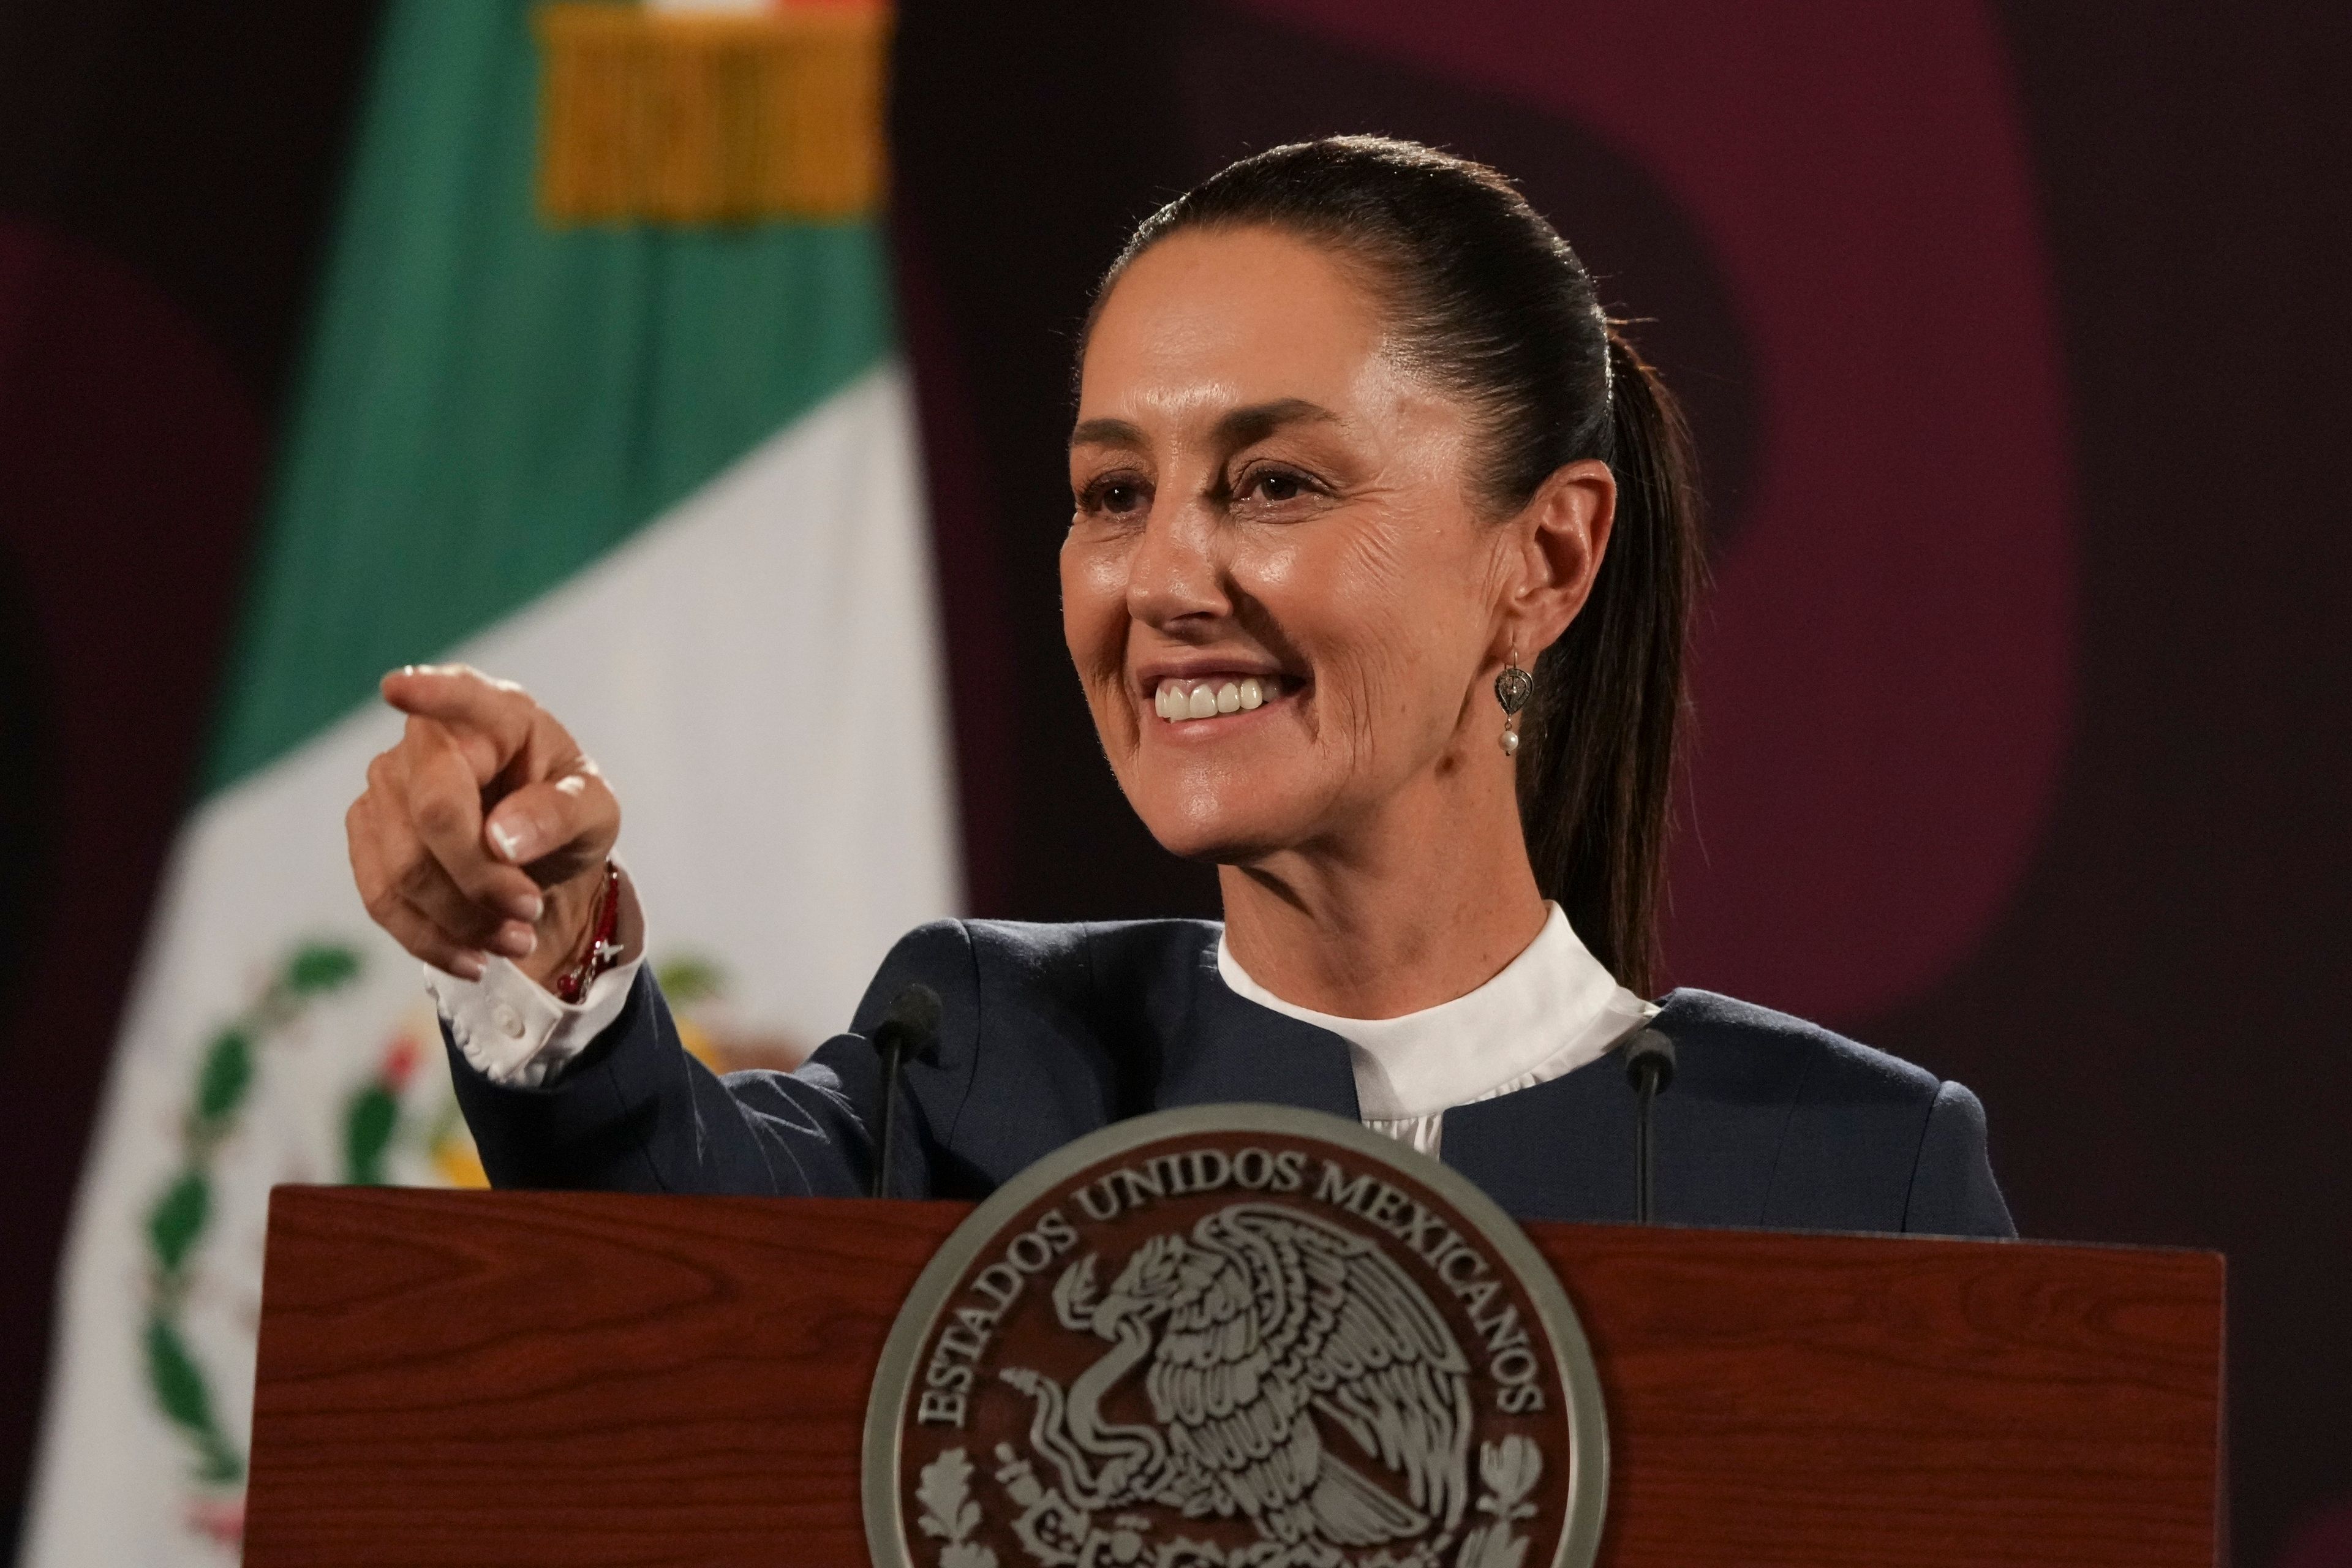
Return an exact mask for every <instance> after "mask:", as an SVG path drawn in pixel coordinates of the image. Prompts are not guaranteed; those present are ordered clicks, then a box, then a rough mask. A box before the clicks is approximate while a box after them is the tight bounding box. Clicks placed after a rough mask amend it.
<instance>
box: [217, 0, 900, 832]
mask: <svg viewBox="0 0 2352 1568" xmlns="http://www.w3.org/2000/svg"><path fill="white" fill-rule="evenodd" d="M377 58H378V64H377V69H376V77H375V80H374V82H373V87H372V89H371V95H370V102H369V108H368V112H367V116H366V120H365V122H364V124H363V125H362V130H361V135H360V144H359V147H358V151H357V154H356V158H355V161H354V166H353V170H352V184H351V186H350V189H349V191H348V193H347V195H346V198H345V206H344V211H343V214H342V217H341V226H340V229H339V232H338V233H337V236H336V238H335V243H334V253H333V256H332V258H331V264H330V268H329V272H328V275H327V279H326V286H325V291H324V295H323V298H322V300H321V303H320V310H319V316H318V320H317V322H316V325H315V327H314V331H313V341H312V342H311V345H310V360H309V363H308V365H307V366H306V370H305V376H304V381H303V384H302V386H301V388H300V391H299V399H298V402H297V405H296V407H295V409H294V413H293V418H292V422H291V425H290V437H289V441H288V443H287V445H286V447H285V448H284V450H283V452H282V453H281V458H280V465H279V471H278V476H277V480H276V487H275V493H274V496H273V498H272V501H271V504H270V507H269V510H268V514H267V516H266V519H265V522H264V526H263V528H262V538H261V544H260V550H259V555H258V559H257V563H256V566H255V571H254V576H253V581H252V586H251V589H250V593H249V597H248V601H247V607H246V614H245V617H244V620H243V623H242V625H241V626H240V629H239V636H238V640H237V643H236V650H235V652H234V654H233V657H232V659H231V663H230V667H229V677H228V681H227V686H226V691H225V693H224V697H223V702H222V709H221V712H220V714H219V719H218V723H217V725H216V728H215V733H214V743H213V749H212V752H211V755H210V758H209V762H208V766H207V770H206V774H205V789H206V791H207V793H213V792H217V791H219V790H222V789H225V788H226V787H228V786H229V785H231V784H235V783H236V782H237V781H238V780H240V779H242V778H244V777H246V776H247V775H248V774H250V773H253V772H255V771H256V770H257V769H259V768H261V767H264V766H266V765H267V764H268V763H270V762H272V761H273V760H275V759H276V758H277V757H278V756H279V755H281V754H283V753H284V752H287V751H289V749H291V748H292V747H294V746H296V745H297V744H299V742H302V741H304V740H305V739H307V738H308V737H310V735H312V734H314V733H316V732H317V731H320V730H321V729H322V728H324V727H325V726H327V725H328V724H330V723H331V722H332V721H335V720H336V719H338V718H340V717H341V715H342V714H344V713H346V712H348V711H349V710H351V709H352V707H353V706H354V705H355V704H358V703H360V702H362V701H364V700H367V698H368V697H369V696H370V694H371V693H372V692H373V689H374V686H375V681H376V679H377V677H378V676H379V675H381V674H382V673H383V670H385V669H387V668H392V667H393V666H395V665H399V664H404V663H408V662H411V661H415V660H419V659H425V658H433V657H435V656H436V655H438V654H440V653H442V652H443V651H445V650H446V649H447V648H449V647H451V646H453V645H454V644H456V643H457V642H459V641H461V640H463V639H464V638H465V637H467V636H469V635H471V634H472V633H474V632H476V631H478V630H480V629H481V628H483V627H485V626H488V625H489V624H490V623H492V622H493V621H496V620H497V619H499V617H500V616H504V615H506V614H508V613H509V612H510V611H513V610H515V609H517V608H519V607H520V606H521V605H525V604H527V603H529V602H530V600H532V599H534V598H536V597H538V596H539V595H541V594H542V593H544V592H545V591H546V590H548V589H549V588H551V587H552V586H554V585H555V584H558V583H560V582H562V580H563V579H565V578H566V577H568V576H570V575H572V574H573V573H575V572H577V571H578V570H579V569H580V568H582V567H583V566H584V565H586V564H588V563H590V562H592V561H593V560H595V559H596V558H597V557H598V556H599V555H601V554H603V553H604V552H606V551H608V550H610V549H611V548H612V547H613V546H614V545H615V544H617V543H619V542H622V541H623V540H625V539H626V538H628V537H629V536H630V535H631V534H632V533H633V532H635V531H636V530H638V529H640V528H642V527H643V526H645V525H646V523H648V522H650V521H653V520H654V519H655V518H656V517H657V516H658V515H659V514H660V513H661V512H662V511H663V510H666V509H667V508H668V507H670V506H671V505H673V504H674V503H676V502H677V500H680V499H681V498H683V497H684V496H685V495H686V494H688V492H689V491H691V490H692V489H695V488H696V487H697V486H698V485H700V484H701V483H703V482H704V481H705V480H707V479H710V478H712V477H713V476H714V475H716V474H717V473H719V471H720V470H721V469H723V468H726V467H727V466H728V465H729V464H730V463H731V462H732V461H734V460H735V459H736V458H740V456H742V455H743V454H744V453H745V452H746V451H748V450H750V449H751V447H753V446H755V445H756V444H757V443H759V442H760V441H761V440H762V439H764V438H765V437H769V436H771V435H772V434H774V433H775V432H776V431H777V430H778V429H780V428H782V426H784V425H785V424H787V423H788V422H790V421H791V420H792V419H793V418H794V417H796V416H799V415H800V414H802V413H803V412H805V411H807V410H808V409H810V408H812V407H814V405H816V404H817V403H819V402H821V401H823V400H824V398H825V397H826V396H827V395H830V394H831V393H833V392H835V391H836V390H838V389H840V388H841V387H843V386H844V385H845V384H848V383H849V382H850V381H851V380H853V379H855V378H856V376H857V375H858V374H860V373H862V372H864V371H865V370H866V369H868V368H869V367H871V366H872V365H873V364H875V363H877V361H878V360H880V359H881V358H882V357H883V356H884V355H885V354H886V353H887V352H888V351H889V348H890V345H891V342H892V336H893V327H892V321H891V314H890V303H889V299H888V292H887V276H888V273H887V258H886V256H885V254H884V246H883V239H882V236H881V233H880V231H879V228H878V226H877V224H875V223H873V222H871V221H858V222H848V223H832V224H801V223H761V224H757V225H750V226H741V227H735V228H716V227H712V228H681V229H664V228H653V227H642V226H632V227H623V226H612V227H604V228H594V229H571V230H556V229H551V228H550V227H548V226H545V225H544V224H543V223H542V222H541V219H540V217H539V216H538V210H537V206H536V199H535V194H534V191H533V185H532V180H533V170H534V164H535V160H536V155H537V146H536V139H537V112H538V103H537V100H538V86H539V84H538V73H539V62H538V50H537V45H536V44H535V42H534V40H533V39H532V37H531V35H530V5H529V4H527V3H525V0H396V4H395V5H394V6H393V7H392V9H391V11H390V13H389V16H388V17H387V21H386V31H385V35H384V37H383V41H382V46H381V47H380V49H379V51H378V57H377Z"/></svg>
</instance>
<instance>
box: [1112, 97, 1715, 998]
mask: <svg viewBox="0 0 2352 1568" xmlns="http://www.w3.org/2000/svg"><path fill="white" fill-rule="evenodd" d="M1245 227H1270V228H1275V229H1278V230H1281V231H1283V232H1286V233H1288V234H1292V235H1295V236H1297V237H1299V238H1301V239H1304V240H1307V241H1308V242H1310V243H1313V244H1317V245H1320V246H1325V247H1329V248H1330V249H1331V250H1332V252H1333V253H1334V254H1335V255H1337V256H1339V258H1342V259H1343V260H1344V261H1347V262H1349V263H1352V264H1354V265H1355V266H1356V267H1358V268H1360V270H1361V273H1362V275H1363V277H1364V278H1365V279H1366V280H1367V281H1368V282H1369V283H1370V286H1371V288H1372V289H1373V291H1374V293H1375V294H1376V296H1377V297H1378V298H1379V299H1380V300H1381V305H1382V308H1383V310H1384V311H1385V312H1386V314H1387V316H1388V319H1389V325H1390V327H1391V331H1392V333H1393V342H1394V343H1395V350H1396V352H1397V353H1399V354H1400V355H1401V356H1402V357H1403V358H1404V359H1405V360H1406V361H1407V362H1408V363H1410V364H1412V366H1413V367H1414V368H1415V369H1416V370H1417V371H1419V372H1420V373H1421V374H1423V375H1425V376H1427V377H1428V378H1429V379H1430V380H1431V381H1432V382H1433V384H1436V385H1438V386H1441V387H1443V388H1444V389H1446V390H1448V391H1450V392H1452V393H1453V394H1454V395H1456V396H1458V397H1460V398H1461V399H1463V401H1464V402H1465V405H1467V406H1468V407H1469V408H1470V410H1471V411H1472V417H1473V420H1474V426H1475V428H1476V429H1477V430H1478V432H1479V434H1480V436H1481V437H1482V439H1483V440H1484V442H1485V450H1484V451H1483V452H1481V453H1480V454H1479V455H1478V457H1477V458H1476V459H1475V462H1474V471H1475V472H1476V473H1478V474H1480V475H1482V476H1483V479H1482V481H1481V489H1482V491H1483V494H1481V495H1480V496H1479V497H1478V500H1480V501H1481V503H1482V505H1483V507H1484V509H1485V510H1487V511H1489V512H1490V513H1491V514H1492V515H1494V516H1496V517H1505V516H1509V515H1511V514H1513V513H1515V512H1517V511H1518V510H1520V509H1521V508H1522V507H1524V506H1525V505H1526V504H1527V503H1528V501H1529V500H1532V499H1533V498H1534V496H1535V493H1536V491H1537V489H1539V488H1540V487H1541V486H1542V484H1543V482H1544V480H1545V479H1548V478H1549V477H1550V475H1551V474H1552V473H1554V472H1555V471H1557V470H1558V469H1559V468H1560V467H1561V466H1562V465H1564V464H1568V463H1572V462H1577V461H1580V460H1581V459H1584V458H1597V459H1599V460H1600V461H1601V462H1604V463H1606V464H1608V465H1609V467H1610V468H1611V470H1612V472H1613V473H1614V474H1615V475H1616V478H1617V515H1616V522H1615V527H1614V529H1613V531H1612V535H1611V538H1610V542H1609V549H1608V552H1607V554H1606V555H1605V556H1604V557H1603V558H1602V562H1601V570H1600V573H1599V574H1598V575H1597V576H1596V577H1595V578H1594V580H1593V584H1592V590H1591V596H1590V597H1589V598H1588V599H1587V600H1586V602H1585V605H1584V608H1583V610H1582V611H1581V613H1580V614H1579V615H1578V616H1577V617H1576V619H1575V621H1574V622H1573V623H1571V624H1570V626H1569V628H1568V630H1567V631H1566V632H1565V633H1564V634H1563V635H1562V636H1561V637H1560V638H1559V641H1557V642H1555V643H1554V644H1553V645H1552V646H1551V647H1549V648H1547V649H1546V650H1544V652H1543V654H1542V655H1541V657H1540V658H1538V659H1537V660H1536V663H1535V667H1534V675H1535V688H1534V691H1533V693H1532V694H1531V695H1530V697H1529V699H1528V707H1527V710H1526V712H1525V713H1524V715H1523V716H1522V720H1521V730H1522V732H1523V736H1524V739H1523V742H1522V743H1521V745H1520V748H1519V751H1518V753H1517V755H1518V762H1517V768H1518V778H1517V787H1518V799H1519V821H1520V824H1521V826H1522V829H1523V830H1524V831H1525V833H1526V835H1527V844H1528V858H1529V859H1530V860H1531V861H1532V862H1533V864H1534V868H1535V874H1536V881H1537V884H1538V887H1539V888H1540V889H1542V890H1543V893H1544V895H1545V897H1547V898H1550V899H1555V900H1559V904H1560V907H1561V908H1562V909H1564V910H1567V912H1568V917H1569V920H1570V922H1571V923H1572V924H1573V925H1574V926H1575V927H1576V931H1577V934H1578V935H1580V937H1582V938H1583V939H1584V941H1585V942H1586V943H1587V944H1588V945H1589V946H1590V947H1591V950H1592V952H1593V954H1594V956H1596V957H1597V958H1599V959H1600V960H1601V963H1605V964H1607V965H1608V966H1609V968H1610V970H1611V971H1612V973H1615V974H1616V975H1617V977H1618V978H1619V979H1620V980H1621V981H1622V983H1623V984H1626V985H1627V986H1629V987H1631V988H1633V989H1634V990H1636V991H1640V992H1643V993H1645V994H1646V993H1647V992H1648V991H1649V990H1650V989H1651V986H1652V984H1653V982H1654V971H1655V968H1656V957H1657V924H1658V907H1659V903H1660V900H1661V899H1662V897H1663V885H1664V872H1665V849H1666V838H1667V829H1668V824H1669V818H1670V814H1671V809H1672V795H1673V789H1674V782H1675V731H1676V726H1677V724H1678V723H1679V721H1680V720H1681V718H1682V710H1683V701H1684V697H1683V667H1684V652H1685V626H1686V623H1687V622H1688V619H1689V616H1690V606H1691V601H1692V599H1693V598H1694V597H1695V595H1696V592H1697V587H1698V582H1699V576H1700V573H1701V564H1700V561H1701V557H1700V544H1699V519H1698V505H1699V501H1698V488H1697V483H1696V471H1695V470H1696V465H1695V460H1694V458H1693V456H1692V451H1691V445H1690V435H1689V429H1688V426H1686V425H1685V423H1684V420H1683V416H1682V411H1681V408H1680V406H1679V405H1677V404H1676V403H1675V398H1674V396H1673V395H1672V394H1670V393H1669V392H1667V390H1666V388H1665V386H1664V384H1663V383H1661V382H1660V381H1659V379H1658V377H1657V375H1656V373H1655V372H1654V371H1653V370H1652V369H1651V368H1650V366H1649V365H1648V364H1646V363H1643V360H1642V358H1641V356H1640V355H1638V354H1637V353H1634V352H1633V348H1632V347H1631V346H1630V345H1629V344H1627V342H1625V340H1624V339H1623V338H1622V336H1621V335H1620V334H1619V332H1618V331H1617V329H1616V327H1615V325H1614V324H1612V322H1611V321H1609V320H1608V318H1607V316H1606V315H1605V314H1604V313H1603V312H1602V310H1601V304H1600V301H1599V300H1598V299H1597V297H1596V296H1595V294H1594V291H1593V286H1592V279H1591V274H1589V273H1588V272H1587V271H1586V270H1585V268H1584V264H1583V263H1582V262H1580V261H1579V260H1578V259H1577V258H1576V253H1575V252H1574V251H1572V250H1570V248H1569V247H1568V242H1567V241H1565V240H1563V239H1562V238H1560V237H1559V234H1558V233H1557V232H1555V231H1554V230H1553V228H1552V226H1551V225H1550V224H1549V223H1547V222H1546V221H1545V220H1544V218H1543V216H1542V215H1540V214H1539V213H1538V212H1537V211H1536V210H1535V209H1534V208H1533V207H1531V206H1529V205H1528V203H1527V200H1526V198H1525V197H1523V196H1521V195H1519V193H1518V192H1517V190H1516V189H1514V188H1513V187H1512V185H1511V184H1510V183H1509V182H1508V181H1507V180H1506V179H1504V178H1503V176H1502V175H1500V174H1496V172H1495V171H1494V170H1492V169H1490V168H1487V167H1486V165H1484V164H1482V163H1472V162H1470V161H1469V160H1467V159H1464V158H1457V157H1454V156H1452V155H1451V154H1448V153H1440V152H1437V151H1435V150H1433V149H1432V148H1428V147H1423V146H1421V145H1419V144H1418V143H1415V142H1398V141H1391V140H1389V139H1387V138H1384V137H1372V136H1335V137H1328V138H1325V139H1324V140H1322V141H1318V142H1297V143H1294V144H1292V145H1289V146H1286V147H1276V148H1274V149H1272V150H1271V151H1268V152H1265V153H1258V154H1257V155H1255V157H1250V158H1244V159H1243V160H1242V161H1241V162H1240V163H1234V164H1232V165H1230V166H1229V167H1227V168H1225V169H1223V171H1221V172H1219V173H1218V174H1213V175H1212V176H1211V177H1210V178H1209V179H1207V180H1206V181H1204V182H1202V184H1199V185H1197V186H1195V187H1194V188H1193V189H1192V190H1191V191H1188V192H1187V193H1185V194H1184V195H1181V196H1179V197H1178V198H1177V199H1176V200H1174V201H1172V202H1171V203H1169V204H1168V205H1166V206H1164V207H1162V208H1160V211H1158V212H1157V213H1154V214H1153V215H1152V216H1150V218H1147V219H1146V220H1145V221H1144V222H1143V224H1142V225H1141V226H1139V227H1138V228H1137V230H1136V231H1135V235H1134V237H1132V238H1131V239H1129V241H1128V244H1127V247H1126V248H1125V249H1124V250H1123V251H1121V252H1120V254H1119V257H1118V260H1117V261H1115V262H1114V263H1112V265H1111V268H1110V270H1109V271H1108V273H1107V274H1106V275H1105V277H1104V279H1103V282H1102V285H1101V287H1100V288H1099V289H1097V292H1096V296H1095V305H1094V309H1095V311H1096V312H1097V313H1099V312H1100V310H1101V309H1102V303H1103V300H1105V299H1106V298H1107V297H1108V295H1109V292H1110V288H1111V285H1112V284H1113V283H1114V282H1116V281H1117V280H1118V277H1119V275H1120V274H1121V273H1122V272H1123V271H1125V269H1126V268H1127V267H1128V264H1129V263H1130V262H1132V261H1133V260H1134V259H1135V258H1137V257H1138V256H1139V255H1141V254H1142V253H1143V252H1144V251H1146V250H1148V249H1150V247H1152V246H1154V245H1156V244H1158V243H1159V242H1160V240H1162V239H1165V238H1167V237H1169V236H1171V235H1172V234H1177V233H1181V232H1182V231H1185V230H1188V229H1219V228H1245ZM1088 325H1089V327H1091V325H1092V321H1091V320H1090V321H1089V322H1088Z"/></svg>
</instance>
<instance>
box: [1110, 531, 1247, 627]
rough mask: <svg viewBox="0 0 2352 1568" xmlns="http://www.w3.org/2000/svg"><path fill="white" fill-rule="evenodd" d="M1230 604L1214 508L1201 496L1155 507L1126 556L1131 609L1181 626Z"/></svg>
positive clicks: (1154, 622) (1139, 616) (1145, 619)
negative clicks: (1201, 500) (1186, 502)
mask: <svg viewBox="0 0 2352 1568" xmlns="http://www.w3.org/2000/svg"><path fill="white" fill-rule="evenodd" d="M1230 609H1231V605H1230V603H1229V601H1228V597H1227V595H1226V593H1225V589H1224V568H1223V562H1222V560H1221V559H1220V550H1219V531H1218V529H1217V525H1216V519H1215V518H1214V517H1213V515H1212V514H1211V511H1210V509H1209V508H1208V507H1206V506H1204V505H1202V504H1199V503H1197V502H1196V503H1192V504H1190V505H1181V504H1180V505H1172V506H1171V505H1161V506H1155V507H1154V508H1152V510H1151V515H1150V517H1149V518H1148V519H1146V520H1145V521H1144V525H1143V536H1142V538H1141V539H1140V540H1139V541H1138V542H1137V543H1136V548H1135V553H1134V554H1133V555H1131V556H1129V559H1128V574H1127V613H1128V614H1129V616H1132V617H1133V618H1134V619H1136V620H1138V621H1140V622H1142V623H1143V624H1144V625H1146V626H1151V627H1154V628H1156V629H1158V630H1161V631H1181V629H1182V628H1183V627H1184V626H1186V625H1187V624H1190V623H1195V622H1208V621H1213V620H1216V619H1218V618H1219V617H1221V616H1224V615H1226V614H1227V613H1228V612H1229V610H1230Z"/></svg>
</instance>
